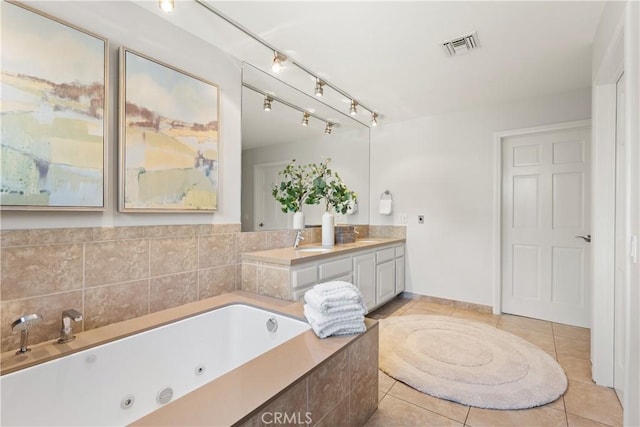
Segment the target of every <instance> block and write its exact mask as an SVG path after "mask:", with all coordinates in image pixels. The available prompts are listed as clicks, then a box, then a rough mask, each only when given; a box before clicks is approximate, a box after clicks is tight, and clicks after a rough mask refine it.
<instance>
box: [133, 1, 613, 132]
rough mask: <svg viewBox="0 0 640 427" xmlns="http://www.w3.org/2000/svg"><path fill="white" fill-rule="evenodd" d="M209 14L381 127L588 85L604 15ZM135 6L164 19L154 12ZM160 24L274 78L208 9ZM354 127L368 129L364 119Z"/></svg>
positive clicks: (379, 10)
mask: <svg viewBox="0 0 640 427" xmlns="http://www.w3.org/2000/svg"><path fill="white" fill-rule="evenodd" d="M209 4H211V5H212V6H213V7H214V8H216V9H217V10H219V11H221V12H222V13H224V14H225V15H227V16H229V17H230V18H232V19H234V20H235V21H237V22H239V23H240V24H241V25H243V26H244V27H246V28H247V29H249V30H250V31H252V32H253V33H255V34H257V35H259V36H260V37H262V38H263V39H264V40H266V41H268V42H269V43H271V44H272V45H274V46H276V47H277V48H278V49H280V50H281V51H283V52H284V53H285V54H286V55H288V56H290V57H292V58H295V60H296V61H297V62H299V63H301V64H303V65H304V66H306V67H307V68H309V69H310V70H312V71H314V72H315V73H317V74H318V75H320V76H321V77H323V78H326V79H327V80H329V81H330V82H331V83H333V84H335V85H337V86H338V87H340V88H341V89H343V90H344V91H346V92H347V93H349V94H351V95H352V96H354V97H355V98H356V99H358V100H360V101H361V102H362V103H363V104H365V105H367V106H369V107H371V108H372V109H374V110H376V111H379V112H380V114H381V115H382V117H383V119H384V120H382V121H381V124H384V122H385V121H386V122H393V121H401V120H406V119H410V118H415V117H421V116H429V115H434V114H441V113H445V112H449V111H456V110H462V109H469V108H473V107H477V106H481V105H492V104H498V103H504V102H510V101H515V100H520V99H527V98H533V97H539V96H544V95H549V94H554V93H561V92H568V91H572V90H576V89H579V88H584V87H588V86H590V84H591V45H592V41H593V38H594V35H595V31H596V27H597V24H598V22H599V19H600V15H601V13H602V10H603V7H604V2H594V1H568V2H562V1H549V2H541V1H535V2H520V1H509V2H507V1H504V2H485V1H446V2H445V1H440V2H435V1H422V2H419V1H413V2H401V1H379V2H367V1H353V2H345V1H343V2H337V1H331V2H314V1H297V2H291V1H282V2H275V1H213V2H211V1H210V2H209ZM140 5H141V6H142V7H145V8H147V9H149V10H152V11H153V12H154V13H158V14H161V12H160V11H159V9H158V7H157V2H142V3H140ZM161 16H162V15H161ZM164 18H165V19H168V20H170V21H172V22H174V23H175V24H176V25H178V26H181V27H182V28H184V29H185V30H187V31H189V32H191V33H193V34H195V35H197V36H199V37H201V38H203V39H205V40H208V41H210V42H211V43H212V44H215V45H216V46H218V47H219V48H221V49H223V50H225V51H227V52H229V53H231V54H232V55H234V56H236V57H238V58H240V59H243V60H247V61H248V62H250V63H253V64H255V65H256V66H258V67H260V68H264V69H268V68H269V65H270V62H271V57H272V53H271V52H270V51H269V50H268V49H267V48H265V47H263V46H261V45H260V44H258V43H256V42H254V41H253V40H251V39H250V38H248V37H246V36H245V35H243V34H242V33H240V32H239V31H237V30H235V29H234V28H232V27H231V26H230V25H229V24H226V23H224V22H223V21H222V20H221V19H219V18H217V17H216V16H215V15H213V14H212V13H210V12H208V11H207V10H206V9H205V8H204V7H203V6H201V5H198V4H196V3H194V2H192V1H190V0H185V1H178V2H177V5H176V9H175V11H174V12H173V13H172V14H171V15H164ZM471 31H477V34H478V38H479V41H480V48H479V49H478V50H476V51H472V52H470V53H467V54H464V55H461V56H457V57H447V56H445V54H444V53H443V52H444V51H443V49H442V47H441V42H443V41H444V40H447V39H450V38H453V37H456V36H460V35H463V34H466V33H469V32H471ZM278 78H281V79H283V80H285V81H287V82H289V83H291V84H295V85H296V86H302V89H304V90H306V91H307V92H309V93H312V90H313V83H314V81H313V80H312V78H310V77H308V76H307V75H305V74H304V73H302V72H300V71H299V70H297V69H295V67H291V66H289V67H287V68H285V69H284V70H283V71H281V72H280V73H279V75H278ZM328 91H329V90H327V91H326V92H325V93H327V92H328ZM330 98H331V96H330V95H329V97H326V96H325V97H324V98H323V101H325V102H335V103H336V104H337V105H338V107H339V108H341V109H343V110H344V111H346V110H348V107H349V105H348V100H346V99H343V97H340V96H337V95H335V94H334V98H335V100H334V101H328V99H330ZM358 119H359V120H361V121H363V122H366V121H368V114H367V113H366V112H361V113H360V114H359V116H358Z"/></svg>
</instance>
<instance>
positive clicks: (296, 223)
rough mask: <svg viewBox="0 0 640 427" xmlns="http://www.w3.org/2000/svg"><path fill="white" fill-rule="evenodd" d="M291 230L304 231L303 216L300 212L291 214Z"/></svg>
mask: <svg viewBox="0 0 640 427" xmlns="http://www.w3.org/2000/svg"><path fill="white" fill-rule="evenodd" d="M293 229H294V230H304V214H303V213H302V212H296V213H294V214H293Z"/></svg>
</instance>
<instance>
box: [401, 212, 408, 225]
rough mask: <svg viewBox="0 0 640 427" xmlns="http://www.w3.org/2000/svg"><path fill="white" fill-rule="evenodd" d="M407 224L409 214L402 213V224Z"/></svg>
mask: <svg viewBox="0 0 640 427" xmlns="http://www.w3.org/2000/svg"><path fill="white" fill-rule="evenodd" d="M406 223H407V214H405V213H402V214H400V224H406Z"/></svg>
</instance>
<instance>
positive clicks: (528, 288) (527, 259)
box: [502, 128, 590, 327]
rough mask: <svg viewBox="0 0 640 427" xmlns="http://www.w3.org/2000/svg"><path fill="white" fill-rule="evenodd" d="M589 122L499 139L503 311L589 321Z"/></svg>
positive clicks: (579, 322)
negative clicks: (585, 125)
mask: <svg viewBox="0 0 640 427" xmlns="http://www.w3.org/2000/svg"><path fill="white" fill-rule="evenodd" d="M589 137H590V130H589V128H577V129H566V130H558V131H549V132H540V133H533V134H525V135H517V136H512V137H508V138H505V139H503V145H502V150H503V151H502V173H503V174H502V311H503V312H505V313H512V314H517V315H522V316H527V317H534V318H538V319H545V320H550V321H554V322H560V323H566V324H570V325H576V326H583V327H589V318H590V289H589V288H588V283H589V280H588V277H589V276H588V275H589V265H588V262H589V243H588V242H586V241H585V240H583V239H581V238H576V236H587V235H589V234H590V231H589V226H590V216H589V204H590V185H589V184H590V181H589V180H590V177H589V162H590V159H589V156H590V147H589V142H590V140H589Z"/></svg>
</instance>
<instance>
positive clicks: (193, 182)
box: [118, 46, 220, 213]
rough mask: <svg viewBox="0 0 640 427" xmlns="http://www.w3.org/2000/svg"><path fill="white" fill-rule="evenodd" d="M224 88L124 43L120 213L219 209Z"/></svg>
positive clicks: (121, 78)
mask: <svg viewBox="0 0 640 427" xmlns="http://www.w3.org/2000/svg"><path fill="white" fill-rule="evenodd" d="M219 103H220V96H219V88H218V85H216V84H214V83H211V82H209V81H207V80H204V79H202V78H200V77H197V76H195V75H193V74H190V73H187V72H185V71H182V70H180V69H178V68H175V67H172V66H170V65H167V64H165V63H163V62H161V61H158V60H156V59H153V58H150V57H148V56H146V55H143V54H141V53H139V52H135V51H133V50H131V49H128V48H126V47H124V46H123V47H121V48H120V96H119V110H120V111H119V113H120V123H119V130H120V143H119V154H118V156H119V197H118V199H119V210H120V212H169V213H174V212H192V213H193V212H214V211H216V210H217V206H218V205H217V202H218V194H219V185H218V182H219V173H218V170H219V148H220V144H219V141H220V140H219V132H218V131H219V111H220V108H219Z"/></svg>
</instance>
